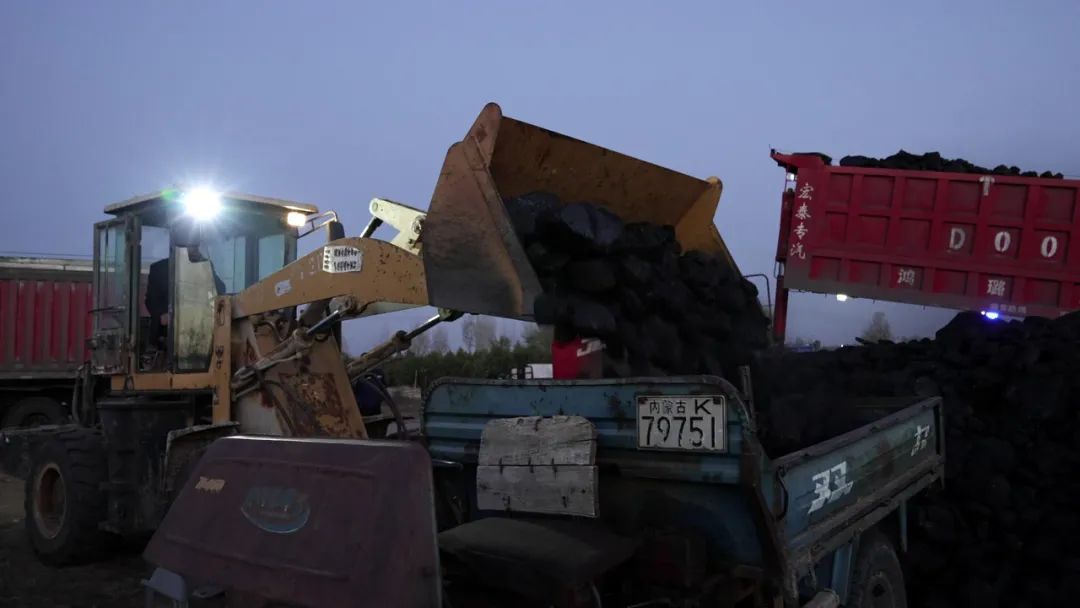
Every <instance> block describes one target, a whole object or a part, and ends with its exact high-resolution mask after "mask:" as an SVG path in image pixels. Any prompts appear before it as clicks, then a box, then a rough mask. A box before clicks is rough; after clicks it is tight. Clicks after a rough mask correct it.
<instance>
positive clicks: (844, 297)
mask: <svg viewBox="0 0 1080 608" xmlns="http://www.w3.org/2000/svg"><path fill="white" fill-rule="evenodd" d="M836 301H837V302H847V294H843V293H838V294H836Z"/></svg>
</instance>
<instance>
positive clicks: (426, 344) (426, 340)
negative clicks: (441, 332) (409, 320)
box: [409, 333, 432, 356]
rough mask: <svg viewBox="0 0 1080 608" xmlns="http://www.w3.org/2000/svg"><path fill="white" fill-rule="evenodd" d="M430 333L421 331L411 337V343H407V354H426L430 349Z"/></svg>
mask: <svg viewBox="0 0 1080 608" xmlns="http://www.w3.org/2000/svg"><path fill="white" fill-rule="evenodd" d="M431 346H432V343H431V334H430V333H422V334H420V335H419V336H416V337H415V338H413V339H412V344H410V345H409V354H411V355H416V356H423V355H426V354H428V353H430V352H432V351H431Z"/></svg>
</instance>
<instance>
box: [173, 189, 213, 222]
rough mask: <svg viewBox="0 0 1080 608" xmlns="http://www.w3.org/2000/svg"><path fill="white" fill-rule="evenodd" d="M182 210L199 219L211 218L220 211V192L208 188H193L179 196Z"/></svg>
mask: <svg viewBox="0 0 1080 608" xmlns="http://www.w3.org/2000/svg"><path fill="white" fill-rule="evenodd" d="M180 202H181V203H182V204H183V205H184V212H185V213H187V214H188V215H190V216H191V217H193V218H195V219H196V220H199V221H206V220H212V219H214V217H215V216H217V214H218V213H219V212H220V211H221V193H220V192H216V191H214V190H211V189H209V188H193V189H191V190H188V191H187V192H185V193H184V194H183V196H182V197H181V198H180Z"/></svg>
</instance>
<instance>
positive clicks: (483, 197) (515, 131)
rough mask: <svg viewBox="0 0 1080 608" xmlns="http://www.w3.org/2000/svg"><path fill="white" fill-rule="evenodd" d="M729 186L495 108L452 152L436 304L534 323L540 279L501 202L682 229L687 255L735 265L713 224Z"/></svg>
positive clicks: (434, 228)
mask: <svg viewBox="0 0 1080 608" xmlns="http://www.w3.org/2000/svg"><path fill="white" fill-rule="evenodd" d="M722 188H723V185H722V184H721V182H720V180H719V179H717V178H715V177H710V178H709V179H707V180H702V179H698V178H695V177H690V176H689V175H684V174H682V173H678V172H676V171H672V170H670V169H665V168H664V167H660V166H658V165H654V164H652V163H647V162H645V161H643V160H639V159H636V158H633V157H630V156H626V155H624V154H619V153H618V152H614V151H612V150H609V149H607V148H602V147H600V146H597V145H594V144H590V143H587V142H584V141H581V140H578V139H574V138H571V137H567V136H566V135H562V134H559V133H555V132H553V131H549V130H547V129H544V128H541V127H538V126H536V125H532V124H529V123H527V122H522V121H520V120H516V119H513V118H508V117H506V116H503V113H502V110H501V109H500V108H499V106H498V105H497V104H494V103H489V104H487V106H485V107H484V109H483V110H482V111H481V112H480V115H479V116H478V117H477V118H476V122H474V123H473V126H472V128H471V129H469V132H468V133H467V134H466V135H465V138H464V139H462V140H461V141H459V142H457V143H455V144H454V145H452V146H450V149H449V151H448V152H447V153H446V159H445V161H444V162H443V167H442V172H441V174H440V175H439V181H438V183H437V184H436V186H435V192H434V194H433V195H432V198H431V205H430V207H429V209H428V215H427V219H426V221H425V224H424V232H423V237H422V238H423V254H422V255H423V258H424V267H425V272H426V274H427V283H428V293H429V297H430V298H431V302H432V304H433V305H435V306H438V307H441V308H449V309H453V310H457V311H460V312H468V313H476V314H488V315H494V316H501V317H511V318H518V319H526V320H528V319H531V318H532V314H533V310H532V308H533V300H534V298H535V297H536V296H537V295H539V294H540V293H541V287H540V282H539V280H538V279H537V277H536V273H535V271H534V270H533V268H532V266H531V265H530V263H529V261H528V258H527V257H526V255H525V251H524V249H523V247H522V245H521V242H520V241H519V240H518V238H517V236H516V235H515V234H514V231H513V228H512V227H511V223H510V218H509V216H508V215H507V212H506V206H505V205H504V203H503V201H504V200H506V199H510V198H513V197H517V196H521V195H524V194H528V193H530V192H550V193H553V194H555V195H557V196H558V197H559V198H560V199H561V200H562V201H564V202H575V201H584V202H591V203H595V204H598V205H601V206H604V207H606V208H607V209H609V210H610V211H612V212H613V213H615V214H616V215H618V216H619V217H621V218H622V219H623V221H625V222H651V223H655V224H667V225H671V226H674V227H675V232H676V236H677V237H678V240H679V242H680V244H681V245H682V247H683V250H684V251H687V250H691V249H697V250H703V251H708V252H712V253H717V254H720V255H722V256H723V257H724V258H726V259H727V260H728V262H729V263H730V264H731V266H732V267H733V268H735V263H734V261H733V260H732V259H731V254H730V253H729V252H728V249H727V246H726V245H724V241H723V239H721V237H720V233H719V232H718V231H717V230H716V226H715V225H714V224H713V215H714V214H715V213H716V207H717V204H718V203H719V201H720V191H721V189H722ZM736 270H737V268H736Z"/></svg>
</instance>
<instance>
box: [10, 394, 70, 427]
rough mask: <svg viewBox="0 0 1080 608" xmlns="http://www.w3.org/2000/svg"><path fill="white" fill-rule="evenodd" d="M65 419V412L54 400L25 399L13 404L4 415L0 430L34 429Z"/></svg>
mask: <svg viewBox="0 0 1080 608" xmlns="http://www.w3.org/2000/svg"><path fill="white" fill-rule="evenodd" d="M65 417H67V412H65V411H64V408H63V407H62V406H61V405H60V404H59V403H58V402H57V401H56V400H55V399H50V398H49V397H26V398H25V399H20V400H19V401H17V402H15V405H13V406H11V409H9V410H8V411H7V413H6V414H4V420H3V424H0V428H8V427H11V428H17V427H35V426H43V425H47V424H60V423H61V422H63V421H64V418H65Z"/></svg>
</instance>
